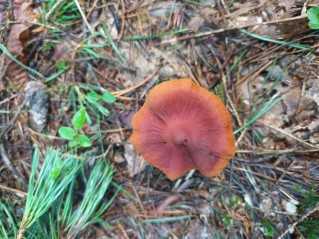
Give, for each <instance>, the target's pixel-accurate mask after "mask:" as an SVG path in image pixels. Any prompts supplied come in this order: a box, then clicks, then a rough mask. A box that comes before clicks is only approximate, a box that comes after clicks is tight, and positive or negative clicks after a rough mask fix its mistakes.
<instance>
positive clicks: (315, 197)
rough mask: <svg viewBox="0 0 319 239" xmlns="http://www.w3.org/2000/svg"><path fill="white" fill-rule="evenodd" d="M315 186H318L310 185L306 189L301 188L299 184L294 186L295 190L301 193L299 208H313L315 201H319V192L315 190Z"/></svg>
mask: <svg viewBox="0 0 319 239" xmlns="http://www.w3.org/2000/svg"><path fill="white" fill-rule="evenodd" d="M317 187H318V186H316V185H311V187H310V189H308V190H306V189H303V188H302V187H301V186H300V185H298V186H296V187H295V190H296V191H297V192H299V193H301V197H302V200H301V203H300V208H301V209H305V208H313V207H315V206H316V205H317V203H318V202H319V193H318V192H317Z"/></svg>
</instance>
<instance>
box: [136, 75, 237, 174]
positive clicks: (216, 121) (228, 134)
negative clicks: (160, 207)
mask: <svg viewBox="0 0 319 239" xmlns="http://www.w3.org/2000/svg"><path fill="white" fill-rule="evenodd" d="M132 127H133V134H132V136H131V142H132V144H133V145H134V146H135V147H136V148H137V150H138V151H139V152H140V153H141V154H142V155H143V157H144V159H145V160H146V161H147V162H148V163H149V164H151V165H153V166H154V167H157V168H159V169H161V170H162V171H163V172H164V173H165V174H166V175H167V177H168V178H169V179H170V180H175V179H177V178H179V177H181V176H183V175H184V174H185V173H186V172H188V171H189V170H191V169H197V170H198V171H200V172H201V173H202V174H203V175H205V176H207V177H212V176H216V175H218V174H219V173H221V172H222V171H223V169H224V168H225V167H226V166H227V163H228V161H229V159H231V158H232V157H233V156H234V154H235V137H234V134H233V131H232V127H231V118H230V114H229V113H228V111H227V109H226V107H225V105H224V104H223V102H222V101H221V100H220V99H219V98H218V97H217V96H216V95H214V94H213V93H211V92H209V91H208V90H206V89H205V88H203V87H200V86H197V85H196V84H194V83H193V82H192V81H191V80H187V79H182V80H170V81H166V82H163V83H161V84H159V85H157V86H156V87H154V88H153V89H152V90H151V91H150V93H149V94H148V97H147V99H146V101H145V104H144V105H143V107H142V108H141V109H140V110H139V111H138V112H137V113H136V114H135V115H134V117H133V119H132Z"/></svg>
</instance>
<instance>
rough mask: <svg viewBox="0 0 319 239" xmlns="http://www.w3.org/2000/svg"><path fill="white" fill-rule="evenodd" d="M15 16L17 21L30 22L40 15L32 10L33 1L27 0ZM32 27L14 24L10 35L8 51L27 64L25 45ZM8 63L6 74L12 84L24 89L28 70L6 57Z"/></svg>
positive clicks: (24, 24)
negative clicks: (28, 0)
mask: <svg viewBox="0 0 319 239" xmlns="http://www.w3.org/2000/svg"><path fill="white" fill-rule="evenodd" d="M15 18H16V20H17V21H29V22H30V21H33V20H34V19H37V18H38V16H37V15H36V14H34V13H33V12H32V8H31V3H28V2H27V1H26V2H24V3H22V4H21V7H20V9H19V11H15ZM30 28H31V24H27V23H19V24H14V25H13V26H12V28H11V31H10V33H9V37H8V44H7V49H8V51H9V52H10V53H11V54H12V55H13V56H15V57H16V58H17V60H18V61H20V62H22V63H23V64H27V59H26V56H25V48H24V45H25V43H26V42H27V41H28V40H29V37H30ZM6 64H7V65H8V68H7V71H6V76H7V77H8V78H9V79H10V80H11V84H12V85H14V86H15V87H17V88H18V90H20V89H22V88H23V86H24V85H25V84H26V82H27V76H28V75H27V71H26V70H25V69H24V68H23V67H21V66H20V65H18V64H17V63H15V62H13V61H12V60H11V59H10V58H9V57H6Z"/></svg>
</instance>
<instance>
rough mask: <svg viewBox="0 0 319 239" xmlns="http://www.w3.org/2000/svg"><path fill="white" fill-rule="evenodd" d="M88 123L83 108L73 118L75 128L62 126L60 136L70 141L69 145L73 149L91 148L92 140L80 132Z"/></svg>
mask: <svg viewBox="0 0 319 239" xmlns="http://www.w3.org/2000/svg"><path fill="white" fill-rule="evenodd" d="M85 121H86V109H85V108H81V109H80V110H78V111H77V112H75V114H74V115H73V118H72V125H73V128H71V127H68V126H62V127H60V128H59V131H58V132H59V135H60V136H61V137H62V138H64V139H66V140H69V145H70V146H71V147H74V146H80V147H83V148H86V147H90V146H91V145H92V143H91V140H90V138H89V137H88V136H86V135H85V134H80V133H79V131H80V130H81V129H82V128H83V125H84V123H85Z"/></svg>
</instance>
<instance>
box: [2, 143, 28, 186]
mask: <svg viewBox="0 0 319 239" xmlns="http://www.w3.org/2000/svg"><path fill="white" fill-rule="evenodd" d="M0 155H1V158H2V161H3V163H4V164H5V165H6V166H7V168H8V169H9V171H10V172H11V173H12V174H13V175H14V176H15V177H16V178H17V179H18V180H20V181H21V182H22V184H23V186H24V188H26V189H27V188H28V183H27V180H26V179H25V177H24V176H22V175H21V174H20V173H19V172H18V171H17V170H16V169H15V168H14V167H13V166H12V164H11V162H10V159H9V158H8V157H7V154H6V150H5V148H4V146H3V144H0Z"/></svg>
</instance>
